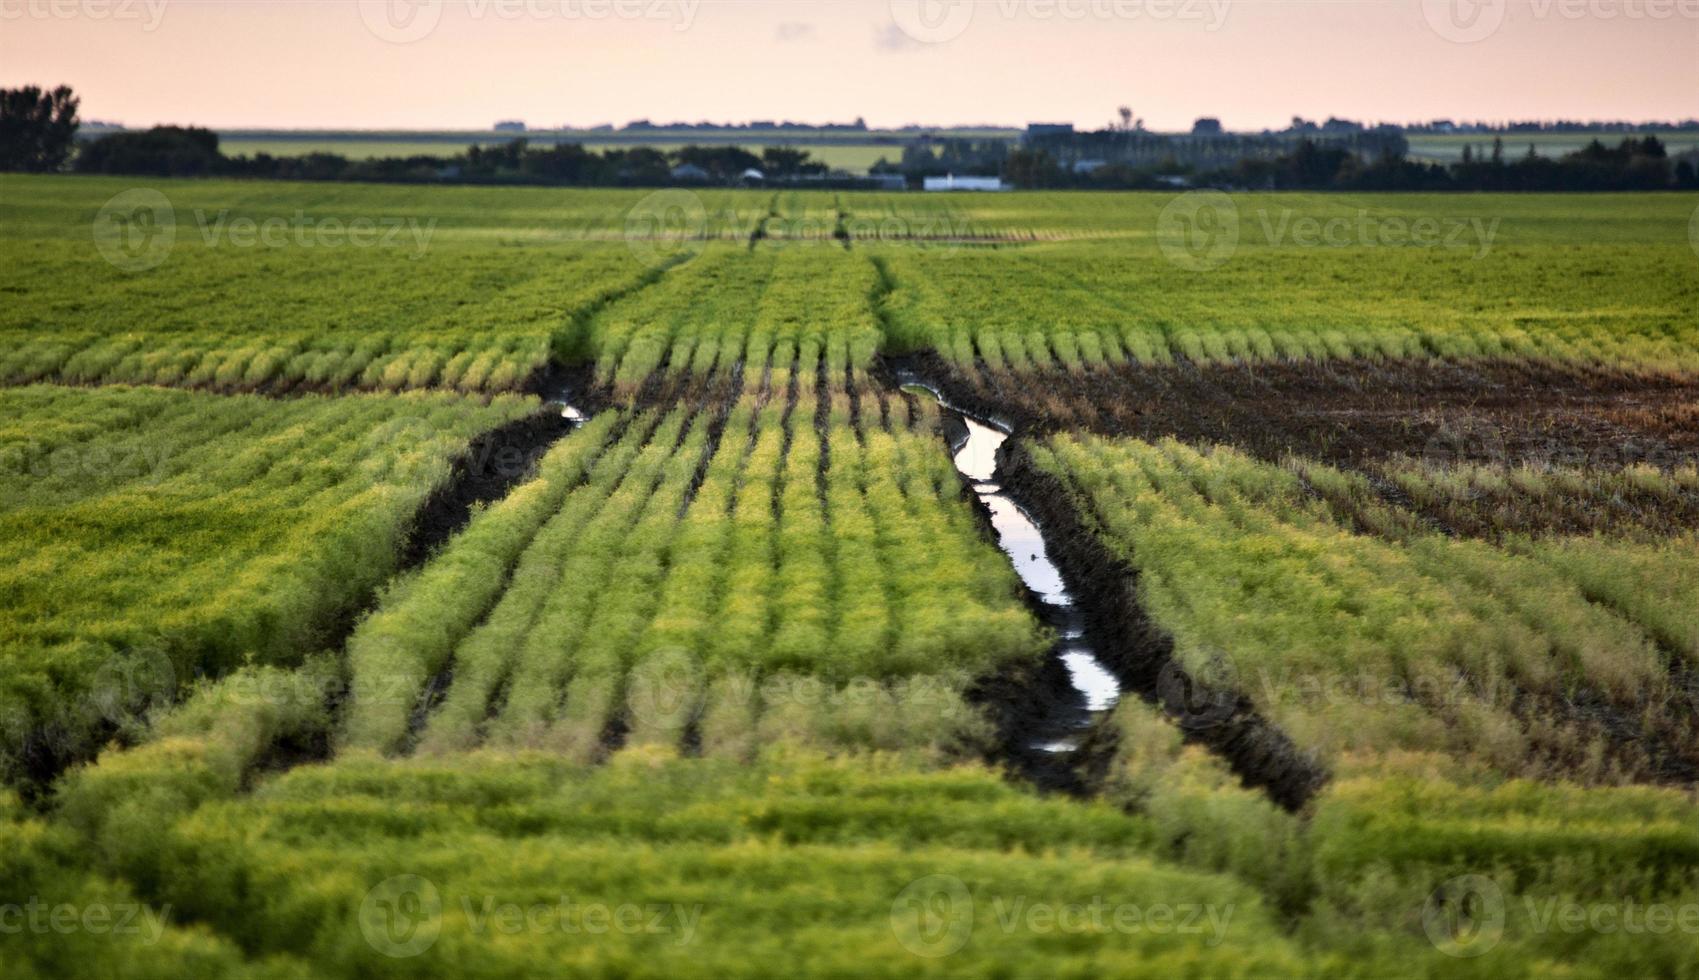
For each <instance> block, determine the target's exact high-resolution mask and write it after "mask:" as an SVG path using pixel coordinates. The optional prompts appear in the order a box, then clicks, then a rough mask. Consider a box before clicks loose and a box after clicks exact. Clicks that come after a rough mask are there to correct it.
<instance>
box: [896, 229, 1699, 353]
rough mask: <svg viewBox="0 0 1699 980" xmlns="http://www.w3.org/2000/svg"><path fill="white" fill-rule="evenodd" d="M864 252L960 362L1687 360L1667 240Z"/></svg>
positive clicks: (900, 313)
mask: <svg viewBox="0 0 1699 980" xmlns="http://www.w3.org/2000/svg"><path fill="white" fill-rule="evenodd" d="M880 254H881V257H882V259H883V260H884V261H885V262H886V263H887V264H888V267H889V268H890V269H891V271H892V274H893V278H894V279H895V281H896V284H897V289H896V291H895V292H894V293H893V294H892V296H891V297H890V299H889V301H888V307H889V309H890V311H891V315H892V325H891V327H890V331H889V336H888V337H887V341H888V343H889V344H890V345H891V346H893V347H895V348H897V349H920V348H932V349H935V350H937V351H939V352H940V353H941V354H943V355H944V356H945V357H946V358H947V359H949V360H950V361H952V362H953V363H954V364H955V365H956V366H957V367H958V368H959V369H961V370H963V371H964V372H965V373H967V374H968V375H969V376H974V375H976V373H977V372H978V371H979V370H986V371H990V372H993V373H997V372H1015V373H1017V374H1019V373H1026V372H1032V371H1045V370H1067V371H1075V372H1077V371H1084V370H1090V369H1096V368H1101V367H1105V366H1117V365H1123V364H1129V363H1133V364H1167V363H1170V362H1173V361H1176V360H1185V361H1188V362H1192V363H1197V364H1222V363H1257V362H1273V361H1319V360H1330V359H1344V358H1367V359H1375V360H1379V359H1385V358H1412V357H1413V358H1428V357H1444V358H1454V359H1469V358H1510V359H1532V360H1539V361H1548V362H1554V363H1560V364H1568V365H1591V366H1603V367H1609V368H1616V369H1622V370H1630V371H1637V372H1664V373H1686V374H1691V373H1693V372H1694V371H1696V370H1699V353H1696V351H1699V321H1695V319H1694V317H1693V314H1692V295H1691V285H1690V283H1691V270H1690V268H1688V266H1690V265H1691V261H1692V256H1691V254H1685V255H1684V254H1682V253H1681V252H1680V251H1678V250H1676V249H1674V248H1673V247H1672V248H1653V247H1650V246H1605V245H1593V246H1587V247H1571V248H1556V247H1542V248H1532V247H1530V248H1521V249H1504V250H1501V251H1494V252H1491V253H1489V254H1487V255H1485V256H1473V255H1470V254H1466V253H1456V252H1441V253H1439V254H1435V253H1434V252H1433V251H1432V250H1421V249H1374V248H1360V249H1308V250H1305V249H1274V250H1252V251H1247V252H1244V253H1242V254H1240V255H1238V256H1236V257H1235V259H1234V260H1233V261H1231V262H1229V263H1228V264H1226V265H1225V266H1223V267H1222V268H1220V269H1217V270H1214V271H1212V272H1210V273H1198V272H1193V271H1188V270H1187V269H1185V268H1183V267H1180V266H1177V265H1175V264H1174V263H1172V262H1169V261H1166V260H1165V259H1164V258H1163V257H1162V256H1161V255H1159V254H1152V253H1150V252H1148V251H1146V250H1144V249H1140V248H1135V247H1131V246H1126V245H1114V244H1101V243H1100V244H1091V245H1087V244H1075V245H1067V246H1056V247H1051V248H1044V249H1028V250H1018V251H1009V250H994V251H973V252H967V253H961V252H950V251H942V252H941V251H937V250H921V249H897V248H892V249H885V250H883V252H881V253H880Z"/></svg>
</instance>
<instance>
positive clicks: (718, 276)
mask: <svg viewBox="0 0 1699 980" xmlns="http://www.w3.org/2000/svg"><path fill="white" fill-rule="evenodd" d="M876 284H877V277H876V272H875V269H874V266H873V265H872V263H870V262H869V261H868V260H867V259H865V258H863V257H860V256H851V255H847V254H845V253H843V252H841V251H840V250H837V249H830V250H826V249H773V248H756V249H753V250H746V249H733V248H713V249H709V250H707V251H706V252H705V253H704V254H702V255H699V256H696V257H694V258H692V259H691V260H690V261H688V262H686V263H684V264H682V265H680V266H679V267H677V268H676V269H674V270H672V271H671V272H669V273H668V274H667V275H665V276H664V277H662V278H660V279H659V280H658V281H657V282H656V283H655V284H654V285H653V286H651V287H650V288H648V289H645V290H643V291H642V292H639V293H637V294H635V295H633V296H630V297H628V298H626V299H625V300H623V301H620V302H617V303H614V304H613V305H612V306H610V307H609V308H608V309H607V310H605V311H604V312H602V313H601V314H600V315H599V316H597V317H596V318H595V319H594V320H593V321H592V323H591V332H590V343H589V345H588V346H589V349H590V351H591V352H592V353H593V354H594V356H595V358H596V363H597V377H598V380H600V381H601V382H602V383H604V384H610V385H612V386H613V388H614V390H615V391H616V392H617V393H619V394H623V395H629V394H631V393H633V392H635V391H636V390H637V389H638V388H639V387H641V386H642V385H643V383H644V382H645V381H647V380H648V379H649V378H650V377H651V376H653V375H655V374H657V373H662V374H664V375H665V376H666V377H668V378H681V377H687V378H707V377H711V376H715V375H721V376H730V377H736V376H739V375H741V377H742V384H743V386H744V387H745V388H746V389H747V390H756V389H759V388H760V387H762V386H763V385H765V384H769V383H770V384H771V386H772V387H774V388H778V389H783V388H785V387H786V384H787V379H786V378H785V377H784V376H783V372H787V371H789V370H790V369H791V365H792V364H793V362H796V363H798V364H799V367H798V370H800V371H803V372H805V373H813V372H814V371H815V370H816V368H817V366H818V365H820V364H822V363H823V364H824V367H825V371H826V376H827V378H829V379H831V383H832V384H834V385H838V386H842V385H843V384H846V383H851V382H852V381H860V380H862V379H864V377H865V370H866V368H867V367H868V366H869V365H870V363H871V362H872V360H873V356H874V354H875V352H876V351H877V349H878V347H879V345H880V341H881V334H880V328H879V324H878V321H877V319H876V317H875V313H874V309H873V306H872V303H871V295H872V293H873V291H874V289H875V287H876ZM770 374H779V375H780V377H778V378H777V379H774V380H772V381H769V378H768V375H770Z"/></svg>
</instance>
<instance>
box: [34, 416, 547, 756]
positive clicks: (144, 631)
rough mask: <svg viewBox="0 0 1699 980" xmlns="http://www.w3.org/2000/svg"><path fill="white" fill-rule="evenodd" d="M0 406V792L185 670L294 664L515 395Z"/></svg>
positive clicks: (146, 702) (388, 564)
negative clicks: (28, 764) (30, 765)
mask: <svg viewBox="0 0 1699 980" xmlns="http://www.w3.org/2000/svg"><path fill="white" fill-rule="evenodd" d="M0 407H3V412H0V415H3V416H4V421H3V422H0V487H3V490H4V492H0V596H3V598H0V624H3V625H0V662H3V663H4V670H3V671H0V676H3V679H0V768H3V769H4V771H5V773H6V775H7V776H8V777H10V776H15V775H16V774H17V771H18V768H19V767H20V766H21V765H23V762H22V758H23V757H24V756H26V755H27V756H30V757H34V758H47V759H52V758H67V757H75V756H77V755H81V754H85V753H86V752H87V751H88V750H89V748H90V742H91V739H93V738H95V737H96V734H97V733H98V732H100V731H101V730H102V729H103V728H104V727H106V726H110V725H112V724H115V723H121V722H125V721H126V720H128V719H132V718H134V717H135V716H136V714H137V713H138V712H139V711H141V710H143V709H145V708H147V707H148V706H150V705H152V704H155V703H158V702H162V701H169V700H170V699H171V698H173V697H174V696H175V694H176V693H177V690H178V689H179V687H180V686H181V685H183V684H185V683H187V682H188V681H189V680H191V679H193V678H194V677H197V676H203V675H208V674H210V675H217V674H220V673H223V672H224V671H227V670H229V669H231V668H232V667H233V666H235V665H236V664H238V663H240V662H241V661H242V660H243V659H244V658H248V657H253V658H256V659H258V660H260V661H261V662H278V661H288V660H291V659H293V658H298V657H299V656H301V655H302V654H304V653H305V652H307V651H310V650H312V649H314V648H315V646H316V645H317V644H319V643H321V642H323V639H324V637H325V631H326V629H327V628H328V627H330V626H331V625H332V623H333V622H334V621H335V620H336V619H337V618H338V617H339V616H342V615H346V614H348V613H350V612H351V611H352V609H354V608H356V607H357V606H358V605H359V604H360V603H361V602H363V601H364V599H365V597H366V596H367V595H369V594H370V593H371V591H372V590H374V589H375V588H376V587H377V586H378V585H379V584H380V583H381V582H382V581H383V580H384V579H385V578H387V577H388V575H389V574H390V573H391V572H392V571H393V570H394V568H395V566H396V563H397V561H398V560H399V558H398V556H399V554H400V551H401V545H402V543H403V542H404V541H405V540H406V537H407V535H408V534H409V533H410V531H411V527H412V522H413V519H414V517H415V515H416V513H417V512H418V510H419V507H420V505H421V504H422V503H423V502H424V501H425V499H426V498H427V496H428V495H429V494H430V493H431V492H432V491H433V490H434V489H435V488H436V487H438V486H439V485H441V484H443V483H444V482H445V481H446V480H447V478H448V476H449V472H450V466H451V463H452V460H453V458H454V457H455V456H456V455H457V454H459V453H461V452H462V451H463V450H465V448H466V446H467V443H468V441H469V440H470V439H471V438H472V437H473V436H474V435H476V434H477V433H479V432H481V431H484V430H486V429H489V428H492V427H494V426H496V425H498V424H501V423H503V422H507V421H509V420H512V419H516V418H519V417H521V416H523V415H525V414H528V413H530V412H532V411H535V402H534V401H528V400H521V399H517V398H511V397H504V398H500V399H497V400H495V401H494V402H492V403H490V404H487V405H485V404H481V403H478V402H474V401H469V400H466V399H462V398H459V397H456V396H452V395H446V394H422V393H421V394H412V395H407V396H403V397H394V398H380V397H367V396H362V397H354V398H346V399H320V398H308V399H299V400H293V401H270V400H265V399H259V398H253V397H238V398H221V397H215V396H210V395H203V394H195V393H191V392H176V391H166V390H159V389H129V388H122V387H114V388H107V389H100V390H95V391H87V390H78V389H67V388H56V387H46V386H42V387H29V388H18V389H9V390H6V391H0Z"/></svg>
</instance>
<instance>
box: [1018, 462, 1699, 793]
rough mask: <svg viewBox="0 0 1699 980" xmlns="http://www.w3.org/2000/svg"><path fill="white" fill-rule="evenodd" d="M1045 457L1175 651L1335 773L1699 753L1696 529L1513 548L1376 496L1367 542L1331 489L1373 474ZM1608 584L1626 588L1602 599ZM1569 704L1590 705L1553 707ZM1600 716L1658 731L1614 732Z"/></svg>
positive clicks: (1573, 772) (1595, 773) (1341, 489)
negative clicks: (1363, 764) (1674, 674)
mask: <svg viewBox="0 0 1699 980" xmlns="http://www.w3.org/2000/svg"><path fill="white" fill-rule="evenodd" d="M1033 457H1034V459H1035V460H1036V461H1037V463H1038V465H1039V466H1040V467H1041V468H1043V469H1044V470H1046V471H1048V472H1050V473H1052V474H1053V475H1055V476H1057V477H1058V478H1060V479H1061V480H1062V481H1063V482H1064V484H1065V485H1066V486H1067V487H1068V488H1069V489H1070V491H1071V493H1072V495H1073V496H1074V497H1075V500H1076V503H1077V505H1078V506H1079V507H1080V508H1081V510H1082V511H1083V512H1084V513H1085V514H1087V515H1089V523H1090V524H1091V526H1092V527H1093V528H1094V529H1095V531H1096V533H1097V534H1098V535H1099V536H1100V538H1101V540H1102V541H1103V543H1104V544H1105V545H1106V546H1107V547H1108V548H1109V549H1110V550H1111V551H1112V552H1114V553H1115V554H1117V555H1118V556H1119V557H1120V558H1122V559H1123V560H1125V561H1127V562H1128V563H1129V564H1130V565H1131V566H1132V567H1133V568H1134V569H1136V570H1137V571H1138V573H1139V578H1138V593H1137V596H1136V599H1137V601H1138V602H1139V603H1140V604H1141V605H1142V606H1143V607H1144V608H1145V609H1146V610H1147V611H1148V612H1149V614H1150V616H1151V617H1152V618H1153V619H1154V620H1155V621H1156V623H1157V624H1158V625H1159V626H1160V627H1162V628H1163V629H1164V630H1166V631H1167V632H1169V633H1170V634H1172V636H1173V639H1174V643H1175V655H1176V656H1177V657H1178V659H1179V660H1180V662H1181V663H1182V664H1183V665H1185V666H1186V667H1187V668H1188V669H1189V670H1191V671H1193V672H1195V673H1196V674H1198V675H1200V676H1203V677H1206V678H1210V679H1213V680H1215V681H1217V682H1218V683H1220V684H1221V685H1223V686H1225V687H1228V688H1231V689H1235V690H1239V691H1242V692H1244V693H1245V694H1247V695H1248V696H1249V697H1250V698H1251V699H1252V701H1253V702H1254V703H1256V704H1257V705H1258V706H1259V707H1260V708H1261V709H1262V710H1263V711H1264V712H1265V714H1266V715H1267V716H1268V717H1269V718H1271V719H1272V720H1274V721H1275V722H1276V723H1278V724H1279V725H1280V726H1281V727H1283V728H1284V729H1285V730H1286V731H1287V732H1288V733H1289V734H1291V735H1292V736H1293V737H1294V739H1295V740H1296V741H1297V743H1298V744H1299V745H1300V746H1302V747H1304V748H1306V749H1309V750H1311V751H1314V752H1317V753H1320V754H1321V755H1323V756H1324V757H1325V758H1326V759H1327V761H1328V762H1329V763H1330V764H1331V765H1333V766H1335V767H1338V766H1347V767H1348V766H1349V765H1350V764H1354V760H1356V761H1360V760H1361V759H1363V758H1375V757H1379V756H1382V755H1385V754H1387V753H1396V752H1403V751H1414V752H1435V753H1441V754H1444V755H1446V756H1449V757H1451V758H1452V759H1453V760H1454V762H1455V764H1457V765H1459V766H1461V767H1462V768H1463V769H1465V770H1466V769H1468V768H1469V767H1470V765H1471V764H1473V765H1484V766H1486V767H1488V768H1490V769H1492V770H1496V771H1499V772H1504V773H1508V774H1530V775H1541V774H1549V773H1552V772H1562V773H1564V774H1565V775H1567V776H1569V777H1571V778H1586V779H1611V778H1619V777H1622V776H1645V775H1648V774H1649V773H1650V772H1651V771H1652V769H1653V768H1655V767H1654V766H1652V765H1651V764H1650V763H1649V762H1648V761H1647V758H1642V757H1640V755H1639V753H1640V752H1641V751H1642V750H1644V751H1646V752H1650V753H1654V754H1667V755H1668V756H1672V757H1676V758H1684V759H1694V758H1699V754H1696V748H1699V747H1696V746H1695V745H1694V741H1693V738H1692V727H1691V714H1690V712H1691V710H1692V706H1691V705H1690V704H1689V703H1688V702H1687V700H1686V698H1685V697H1683V696H1681V693H1682V692H1681V691H1680V689H1679V688H1678V687H1676V686H1675V685H1674V684H1673V683H1672V679H1671V669H1672V664H1671V662H1670V657H1671V656H1672V655H1673V654H1672V653H1671V652H1669V650H1668V649H1667V643H1666V641H1667V639H1669V638H1670V637H1672V636H1674V637H1680V636H1690V635H1691V630H1692V627H1691V622H1692V618H1693V616H1692V610H1693V609H1695V608H1699V592H1696V591H1695V586H1696V584H1699V548H1696V546H1695V542H1694V541H1693V540H1692V539H1691V537H1688V538H1683V539H1676V540H1673V541H1670V542H1666V543H1663V544H1656V543H1639V544H1634V543H1624V542H1613V541H1611V540H1609V539H1602V538H1561V539H1551V540H1544V541H1538V542H1534V541H1526V540H1518V541H1509V542H1506V543H1505V544H1503V545H1502V546H1501V545H1494V544H1489V543H1487V542H1484V541H1478V540H1460V539H1455V538H1448V537H1445V536H1442V535H1440V534H1438V533H1435V532H1432V531H1428V530H1426V529H1425V528H1424V527H1423V526H1422V525H1421V524H1420V522H1419V521H1416V520H1413V519H1411V517H1410V515H1409V514H1408V513H1401V512H1396V511H1395V510H1394V509H1393V508H1390V507H1386V506H1384V505H1378V504H1376V505H1373V506H1366V507H1365V506H1361V505H1360V506H1358V508H1357V509H1356V510H1355V511H1353V512H1352V516H1353V517H1354V518H1355V521H1354V523H1356V524H1367V525H1379V526H1378V527H1371V528H1370V530H1377V531H1380V532H1382V533H1360V532H1358V531H1356V530H1353V529H1352V523H1351V522H1346V521H1345V520H1344V516H1343V515H1342V514H1341V513H1340V512H1338V511H1336V509H1335V508H1334V507H1333V506H1332V505H1331V504H1330V503H1329V501H1330V500H1335V499H1338V498H1340V497H1341V496H1342V495H1345V494H1350V493H1357V494H1359V496H1361V495H1363V494H1366V493H1367V489H1366V484H1363V483H1362V482H1361V478H1357V477H1352V476H1350V475H1347V474H1342V473H1339V472H1338V471H1334V470H1329V469H1327V468H1326V467H1321V466H1315V465H1310V464H1306V463H1302V462H1294V463H1292V464H1291V465H1289V466H1287V467H1279V466H1272V465H1268V464H1263V463H1258V462H1256V461H1254V460H1252V459H1250V458H1248V457H1246V456H1244V455H1242V454H1240V453H1237V452H1235V451H1233V450H1231V449H1228V448H1224V447H1217V448H1214V449H1212V450H1209V451H1207V452H1199V451H1197V450H1194V449H1192V448H1189V447H1187V446H1184V445H1181V444H1179V443H1175V442H1164V443H1161V444H1156V445H1152V444H1146V443H1141V442H1136V441H1131V440H1108V439H1101V438H1094V437H1059V438H1056V439H1054V440H1051V441H1049V442H1048V443H1046V444H1044V445H1041V446H1037V447H1034V449H1033ZM1353 481H1356V486H1355V487H1353V486H1352V484H1353ZM1307 487H1315V488H1319V492H1320V496H1314V495H1312V494H1311V492H1310V491H1309V490H1308V489H1307ZM1364 513H1368V514H1370V515H1371V516H1370V517H1369V518H1368V519H1367V520H1363V519H1362V515H1363V514H1364ZM1636 557H1637V558H1638V559H1639V560H1638V561H1636V560H1635V558H1636ZM1613 575H1614V576H1616V577H1617V578H1616V579H1615V581H1614V583H1613V581H1612V576H1613ZM1613 585H1614V590H1615V592H1616V594H1617V596H1618V601H1616V602H1609V601H1603V599H1604V594H1605V593H1604V590H1605V589H1606V588H1610V587H1612V586H1613ZM1693 652H1694V651H1693V649H1692V648H1691V644H1690V643H1688V644H1684V646H1683V648H1682V649H1681V652H1680V654H1679V655H1680V656H1682V657H1683V658H1686V657H1690V656H1691V655H1692V653H1693ZM1578 698H1585V699H1588V700H1590V701H1594V702H1597V703H1598V704H1599V707H1597V708H1595V709H1590V711H1597V712H1599V714H1597V715H1590V713H1589V712H1566V711H1565V710H1564V709H1563V705H1565V704H1568V703H1572V702H1573V701H1574V700H1575V699H1578ZM1206 714H1207V712H1206ZM1594 717H1598V718H1606V719H1622V721H1613V722H1612V723H1613V724H1622V725H1627V726H1630V727H1631V728H1633V729H1637V730H1638V731H1640V732H1642V733H1643V734H1644V736H1645V738H1644V742H1645V743H1647V744H1638V743H1637V742H1636V740H1635V739H1634V738H1632V737H1631V738H1630V739H1629V740H1628V741H1627V742H1626V743H1625V744H1617V742H1616V741H1615V740H1613V739H1611V738H1608V737H1606V734H1607V733H1605V732H1602V731H1601V730H1600V729H1598V728H1595V727H1593V726H1592V725H1590V724H1589V721H1590V720H1591V719H1592V718H1594Z"/></svg>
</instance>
